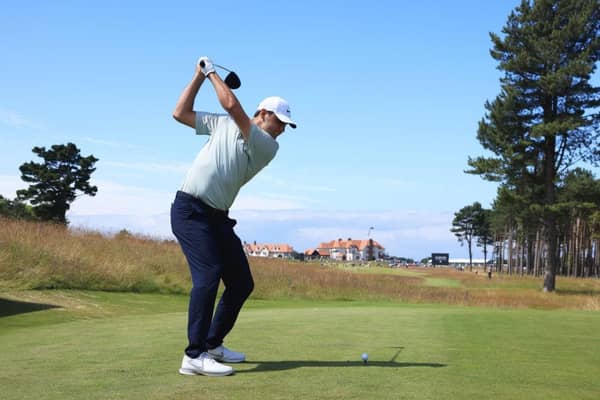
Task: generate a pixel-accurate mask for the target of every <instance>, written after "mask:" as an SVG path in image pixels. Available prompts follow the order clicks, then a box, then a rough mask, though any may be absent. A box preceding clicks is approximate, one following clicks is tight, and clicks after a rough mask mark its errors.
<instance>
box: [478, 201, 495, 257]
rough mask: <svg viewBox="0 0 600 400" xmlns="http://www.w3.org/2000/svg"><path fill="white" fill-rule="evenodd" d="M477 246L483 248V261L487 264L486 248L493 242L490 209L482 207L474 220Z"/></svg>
mask: <svg viewBox="0 0 600 400" xmlns="http://www.w3.org/2000/svg"><path fill="white" fill-rule="evenodd" d="M474 235H475V236H476V237H477V246H479V247H481V248H482V249H483V262H484V263H485V265H486V266H487V261H488V259H487V248H488V246H490V245H492V244H493V243H494V234H493V231H492V210H488V209H486V208H482V209H481V212H480V213H479V215H478V216H477V220H476V221H475V233H474Z"/></svg>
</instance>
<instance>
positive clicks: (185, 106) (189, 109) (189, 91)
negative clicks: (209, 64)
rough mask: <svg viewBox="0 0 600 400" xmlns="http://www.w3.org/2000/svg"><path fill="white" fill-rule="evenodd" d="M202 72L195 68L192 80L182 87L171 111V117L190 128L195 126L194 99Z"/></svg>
mask: <svg viewBox="0 0 600 400" xmlns="http://www.w3.org/2000/svg"><path fill="white" fill-rule="evenodd" d="M213 75H214V74H213ZM204 79H205V77H204V74H203V73H202V72H201V71H200V70H197V71H196V73H195V75H194V78H192V81H191V82H190V83H189V84H188V85H187V86H186V87H185V89H183V92H182V93H181V96H179V100H177V105H176V106H175V110H174V111H173V118H175V119H176V120H177V121H179V122H181V123H182V124H184V125H187V126H189V127H191V128H196V113H195V112H194V99H195V98H196V95H197V94H198V90H200V86H201V85H202V82H204Z"/></svg>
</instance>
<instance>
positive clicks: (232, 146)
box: [181, 112, 279, 210]
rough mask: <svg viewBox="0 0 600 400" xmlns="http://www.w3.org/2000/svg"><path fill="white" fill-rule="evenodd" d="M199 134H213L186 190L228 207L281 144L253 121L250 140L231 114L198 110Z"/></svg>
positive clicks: (223, 207)
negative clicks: (246, 138) (245, 138)
mask: <svg viewBox="0 0 600 400" xmlns="http://www.w3.org/2000/svg"><path fill="white" fill-rule="evenodd" d="M196 134H198V135H209V138H208V142H206V144H205V145H204V147H202V149H201V150H200V152H199V153H198V155H197V156H196V159H195V160H194V162H193V164H192V166H191V168H190V169H189V171H188V173H187V176H186V178H185V181H184V183H183V187H182V189H181V190H182V191H183V192H186V193H189V194H191V195H192V196H194V197H198V198H200V199H202V201H204V202H205V203H206V204H208V205H209V206H211V207H214V208H218V209H220V210H228V209H229V208H230V207H231V205H232V204H233V201H234V200H235V197H236V196H237V194H238V192H239V191H240V188H241V187H242V186H243V185H244V184H245V183H246V182H248V181H249V180H250V179H251V178H252V177H253V176H254V175H256V174H257V173H258V172H259V171H260V170H261V169H263V168H264V167H265V166H267V164H269V162H270V161H271V160H272V159H273V158H274V157H275V154H277V150H278V149H279V144H278V143H277V141H276V140H275V139H273V137H271V135H269V134H268V133H267V132H265V131H263V130H262V129H260V128H259V127H258V126H256V125H255V124H251V128H250V135H249V138H248V142H246V141H245V140H244V137H243V136H242V132H241V131H240V129H239V128H238V126H237V125H236V123H235V122H234V121H233V119H232V118H231V117H230V116H229V115H225V114H212V113H206V112H196Z"/></svg>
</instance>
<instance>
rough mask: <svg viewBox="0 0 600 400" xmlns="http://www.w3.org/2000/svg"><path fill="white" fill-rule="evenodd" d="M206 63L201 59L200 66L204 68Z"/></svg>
mask: <svg viewBox="0 0 600 400" xmlns="http://www.w3.org/2000/svg"><path fill="white" fill-rule="evenodd" d="M205 65H206V64H204V60H202V61H200V66H201V67H202V68H204V66H205Z"/></svg>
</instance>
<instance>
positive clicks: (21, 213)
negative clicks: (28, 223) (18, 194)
mask: <svg viewBox="0 0 600 400" xmlns="http://www.w3.org/2000/svg"><path fill="white" fill-rule="evenodd" d="M0 215H2V216H4V217H9V218H17V219H27V220H33V219H35V215H34V214H33V210H32V208H31V206H29V205H27V204H25V203H23V202H20V201H19V200H16V199H15V200H10V199H7V198H5V197H4V196H2V195H0Z"/></svg>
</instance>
